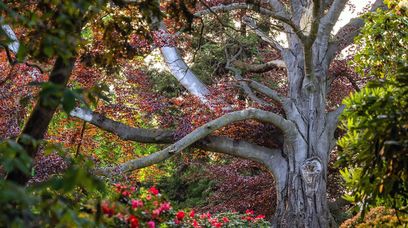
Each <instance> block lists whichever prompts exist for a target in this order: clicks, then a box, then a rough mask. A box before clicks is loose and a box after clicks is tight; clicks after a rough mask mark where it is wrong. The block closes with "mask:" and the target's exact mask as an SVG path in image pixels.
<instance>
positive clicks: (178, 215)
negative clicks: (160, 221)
mask: <svg viewBox="0 0 408 228" xmlns="http://www.w3.org/2000/svg"><path fill="white" fill-rule="evenodd" d="M185 215H186V214H185V213H184V211H179V212H177V214H176V218H177V219H178V220H183V218H184V216H185Z"/></svg>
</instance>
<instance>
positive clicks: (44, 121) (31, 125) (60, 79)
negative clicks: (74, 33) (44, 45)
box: [7, 57, 75, 185]
mask: <svg viewBox="0 0 408 228" xmlns="http://www.w3.org/2000/svg"><path fill="white" fill-rule="evenodd" d="M74 63H75V58H70V59H67V60H64V59H62V58H61V57H58V58H57V60H56V61H55V64H54V68H53V69H52V71H51V74H50V78H49V82H52V83H54V84H55V85H60V86H63V87H65V86H66V84H67V82H68V79H69V76H70V75H71V72H72V69H73V67H74ZM58 105H59V102H57V105H45V104H44V102H43V101H42V99H41V98H39V99H38V100H37V103H36V105H35V107H34V109H33V111H32V112H31V115H30V117H29V118H28V121H27V123H26V124H25V126H24V129H23V131H22V132H21V135H28V136H30V137H32V138H33V139H35V140H41V139H43V138H44V135H45V134H46V132H47V129H48V125H49V123H50V121H51V119H52V117H53V115H54V113H55V111H56V110H57V108H58ZM21 135H20V137H19V139H18V140H17V141H18V143H20V144H21V145H22V146H23V148H24V149H25V150H26V152H27V154H28V155H29V156H30V157H31V158H35V156H36V154H37V150H38V148H37V146H35V145H33V144H32V143H24V142H22V140H21ZM29 179H30V176H29V175H27V174H25V173H23V172H21V171H20V170H14V171H13V172H11V173H9V174H8V176H7V180H11V181H14V182H16V183H18V184H21V185H24V184H25V183H26V182H27V181H28V180H29Z"/></svg>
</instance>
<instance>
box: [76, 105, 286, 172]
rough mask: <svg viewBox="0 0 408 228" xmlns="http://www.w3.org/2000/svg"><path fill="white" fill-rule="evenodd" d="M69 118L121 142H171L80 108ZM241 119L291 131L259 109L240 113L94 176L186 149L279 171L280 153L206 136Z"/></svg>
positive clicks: (168, 135) (161, 133) (170, 136)
mask: <svg viewBox="0 0 408 228" xmlns="http://www.w3.org/2000/svg"><path fill="white" fill-rule="evenodd" d="M70 114H71V116H73V117H77V118H79V119H82V120H84V121H87V122H89V123H91V124H93V125H95V126H97V127H99V128H101V129H103V130H106V131H109V132H111V133H113V134H116V135H118V136H119V137H121V138H122V139H125V140H132V141H136V142H143V143H166V144H168V143H173V142H175V138H174V133H175V132H174V131H170V130H162V129H141V128H132V127H129V126H127V125H125V124H122V123H120V122H116V121H113V120H110V119H108V118H106V117H104V116H102V115H100V114H98V113H95V112H92V111H90V110H87V109H82V108H75V109H74V110H73V111H72V112H71V113H70ZM245 119H257V120H260V121H265V122H270V123H274V124H275V125H276V126H278V127H279V128H284V129H285V132H286V134H291V131H293V130H294V127H293V126H292V125H293V124H292V122H290V121H288V120H286V119H284V118H283V117H281V116H279V115H277V114H274V113H271V112H266V111H262V110H259V109H246V110H242V111H237V112H231V113H228V114H226V115H224V116H222V117H220V118H218V119H215V120H213V121H210V122H209V123H207V124H205V125H203V126H201V127H199V128H197V129H196V130H194V131H193V132H191V133H190V134H188V135H187V136H185V137H184V138H182V139H181V140H179V141H177V142H175V143H174V144H173V145H171V146H169V147H167V148H165V149H164V150H161V151H158V152H156V153H153V154H151V155H148V156H146V157H143V158H140V159H135V160H132V161H129V162H127V163H124V164H122V165H119V166H118V167H116V168H104V169H98V170H96V171H95V172H96V173H97V174H100V175H108V174H109V173H110V172H111V171H114V170H119V171H122V172H126V171H130V170H134V169H138V168H143V167H146V166H149V165H152V164H156V163H158V162H160V161H163V160H165V159H167V158H169V157H171V156H172V155H174V154H176V153H178V152H180V151H181V150H182V149H185V148H187V147H189V146H194V147H196V148H202V149H205V150H209V151H213V152H219V153H224V154H229V155H233V156H238V157H242V158H246V159H250V160H253V161H257V162H260V163H264V164H265V162H268V163H271V162H272V163H276V167H279V164H280V163H281V161H282V160H280V159H283V158H282V156H281V155H280V150H278V149H269V148H265V147H262V146H258V145H255V144H251V143H248V142H245V141H235V140H232V139H229V138H227V137H224V136H211V135H210V136H209V134H210V133H211V132H214V131H215V130H217V129H219V128H221V127H223V126H225V125H228V124H230V123H232V122H236V121H240V120H245ZM290 129H292V130H290ZM269 165H270V164H269ZM276 172H277V170H276Z"/></svg>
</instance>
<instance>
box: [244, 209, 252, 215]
mask: <svg viewBox="0 0 408 228" xmlns="http://www.w3.org/2000/svg"><path fill="white" fill-rule="evenodd" d="M245 214H247V215H253V214H254V211H253V210H249V209H247V210H246V211H245Z"/></svg>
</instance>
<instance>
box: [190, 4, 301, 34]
mask: <svg viewBox="0 0 408 228" xmlns="http://www.w3.org/2000/svg"><path fill="white" fill-rule="evenodd" d="M269 2H270V4H271V6H272V8H273V9H274V10H268V9H265V8H262V7H259V6H257V5H253V4H249V3H231V4H228V5H223V4H221V5H218V6H213V7H210V8H208V9H206V10H203V11H199V12H196V13H195V14H194V15H195V16H197V17H201V16H203V15H206V14H210V13H217V12H227V11H231V10H237V9H249V10H254V11H255V12H257V13H260V14H263V15H267V16H270V17H271V18H273V19H276V20H278V21H280V22H283V23H285V24H287V25H288V26H289V27H290V28H291V29H292V30H293V31H294V32H295V33H296V35H298V36H299V38H300V39H304V38H305V36H304V35H303V33H302V31H301V30H300V28H299V27H298V26H297V25H296V24H294V23H293V22H292V20H291V19H290V17H289V15H288V13H287V12H286V10H285V8H284V6H283V4H282V3H281V2H280V1H278V0H270V1H269Z"/></svg>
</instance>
